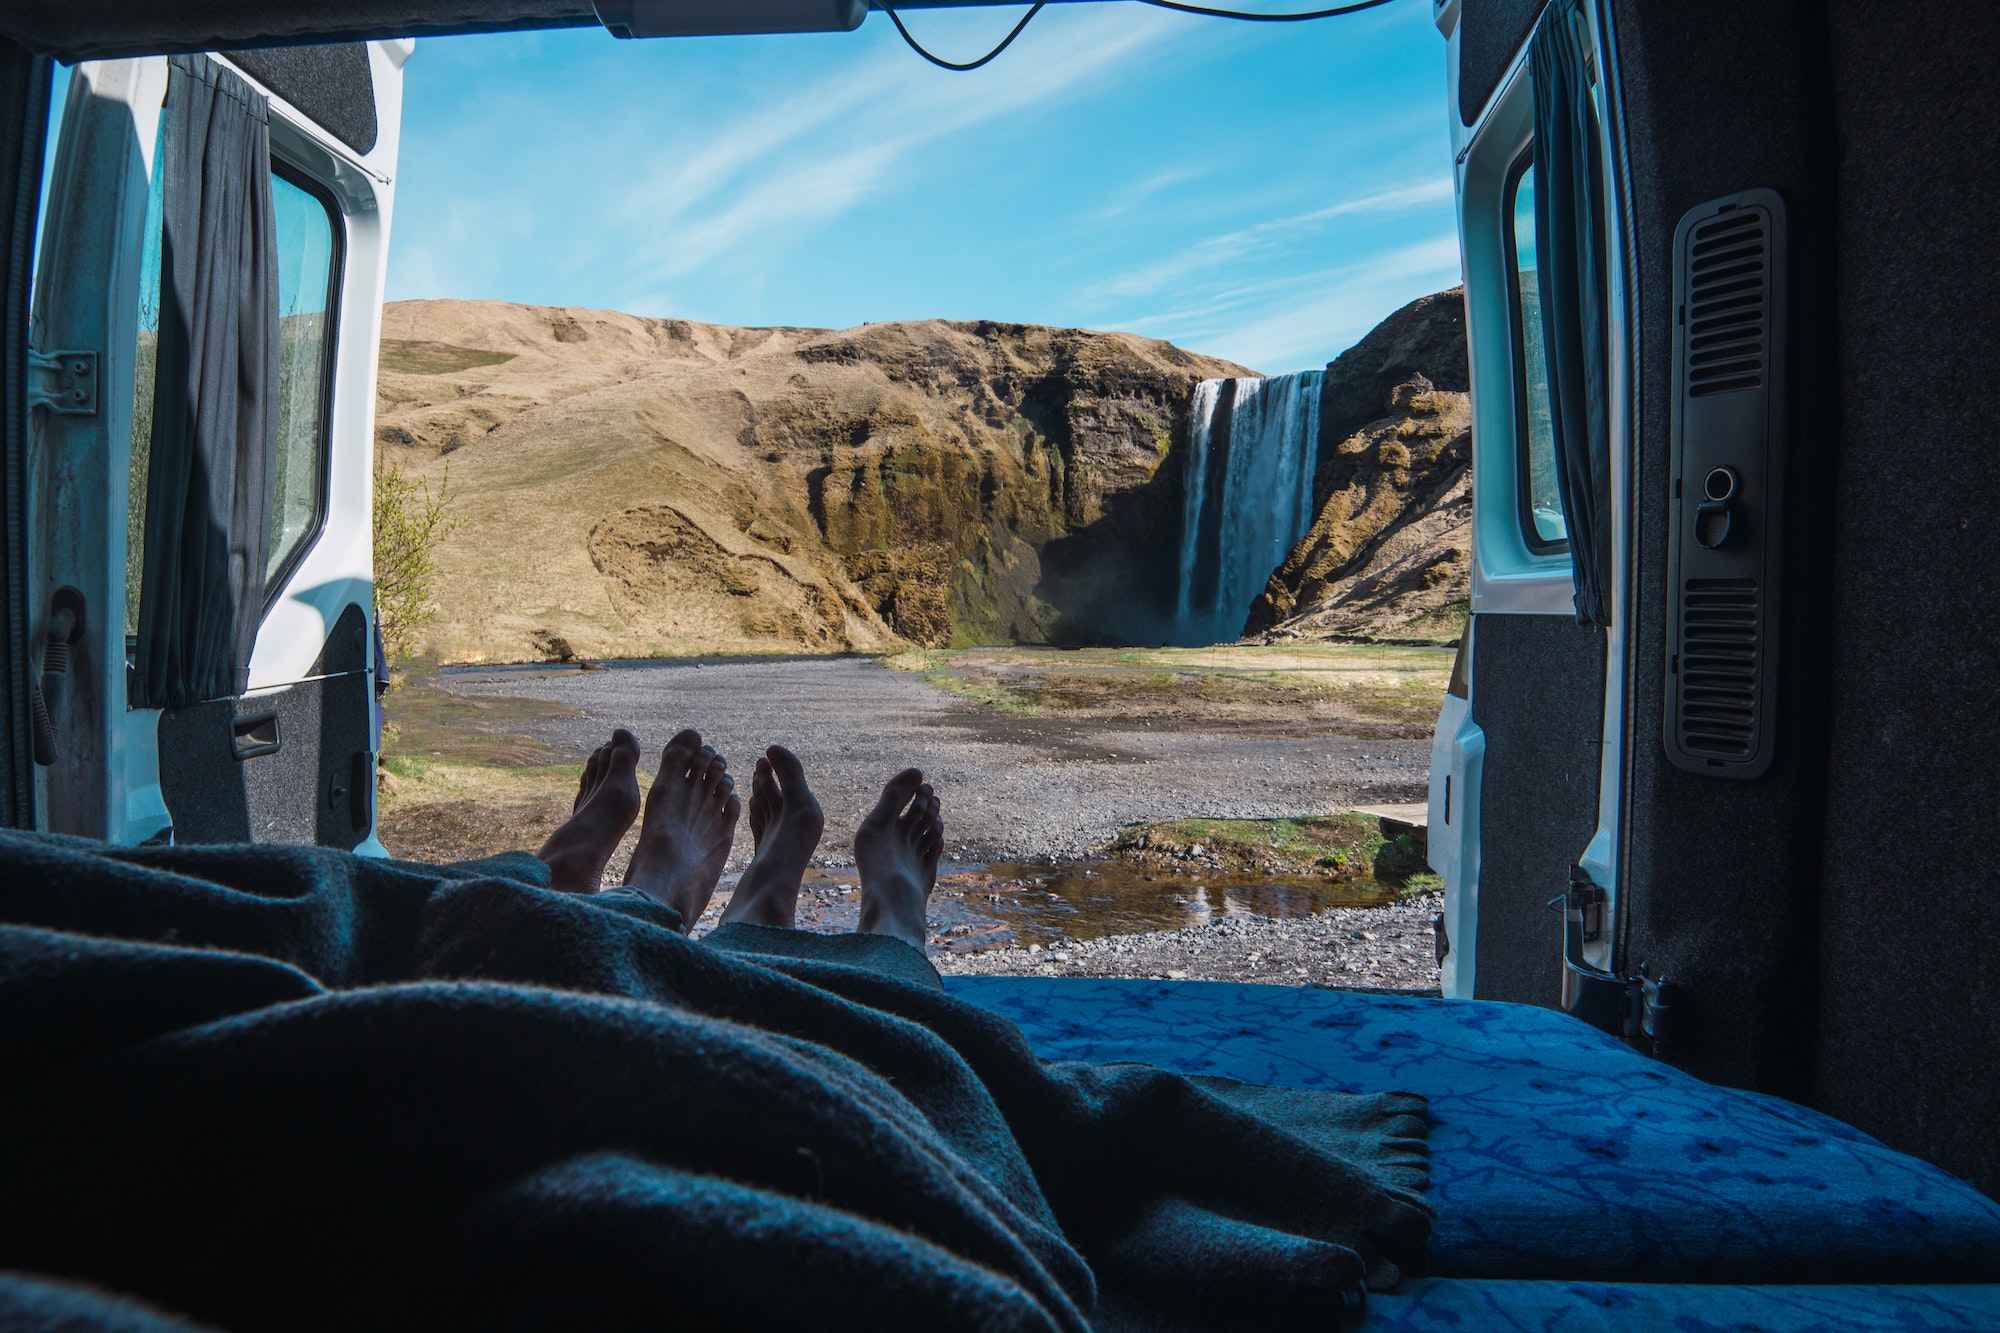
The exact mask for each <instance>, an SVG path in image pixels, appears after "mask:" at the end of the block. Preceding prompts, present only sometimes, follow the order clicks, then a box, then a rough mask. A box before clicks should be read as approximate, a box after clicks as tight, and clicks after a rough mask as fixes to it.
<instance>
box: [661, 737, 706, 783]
mask: <svg viewBox="0 0 2000 1333" xmlns="http://www.w3.org/2000/svg"><path fill="white" fill-rule="evenodd" d="M701 750H702V744H701V733H700V732H698V731H696V730H695V729H694V728H693V727H689V728H688V729H687V730H686V731H683V732H680V733H679V734H678V735H676V736H675V737H674V738H673V739H672V740H670V741H668V742H667V748H666V749H664V750H662V751H660V776H661V777H663V778H677V777H680V776H682V775H683V774H685V773H686V772H687V771H688V768H689V766H690V765H691V764H693V763H694V760H695V756H697V755H698V754H700V753H701Z"/></svg>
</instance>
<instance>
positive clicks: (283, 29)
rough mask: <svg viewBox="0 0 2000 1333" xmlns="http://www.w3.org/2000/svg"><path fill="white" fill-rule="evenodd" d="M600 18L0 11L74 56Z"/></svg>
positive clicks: (256, 3) (505, 13)
mask: <svg viewBox="0 0 2000 1333" xmlns="http://www.w3.org/2000/svg"><path fill="white" fill-rule="evenodd" d="M596 22H597V14H596V11H594V10H593V9H592V8H591V6H590V0H334V3H329V4H312V5H302V4H299V3H297V0H247V2H246V0H236V2H235V3H232V2H231V0H184V3H181V4H175V5H152V4H133V3H130V0H15V2H14V3H12V4H10V5H8V6H7V7H6V10H5V14H4V16H0V32H5V34H6V35H7V36H9V37H11V38H13V39H14V40H15V41H17V42H19V43H20V44H21V45H23V46H25V47H27V48H28V49H29V50H31V51H36V52H40V53H42V54H44V55H52V56H55V57H56V58H57V59H59V60H63V61H72V60H101V59H109V58H113V57H118V56H136V55H162V54H171V53H175V52H181V51H217V50H228V49H229V48H231V47H247V46H286V45H304V44H307V43H316V42H354V41H364V40H368V39H371V38H383V37H435V36H444V35H446V34H450V33H469V32H509V31H515V30H518V29H523V28H574V27H582V26H584V25H586V24H594V23H596Z"/></svg>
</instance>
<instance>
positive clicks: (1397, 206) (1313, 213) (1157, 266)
mask: <svg viewBox="0 0 2000 1333" xmlns="http://www.w3.org/2000/svg"><path fill="white" fill-rule="evenodd" d="M1451 197H1452V182H1451V177H1450V175H1448V174H1446V175H1440V176H1437V177H1433V178H1429V179H1426V180H1421V181H1412V182H1409V183H1406V184H1403V185H1397V186H1393V187H1391V188H1388V189H1384V190H1377V191H1375V192H1373V193H1371V194H1366V195H1362V196H1360V197H1358V198H1354V199H1346V200H1343V201H1341V202H1340V203H1337V204H1332V205H1329V206H1328V207H1326V208H1316V209H1312V210H1310V211H1308V212H1304V213H1294V214H1292V215H1291V216H1289V217H1282V218H1273V219H1271V220H1270V221H1268V222H1259V223H1256V224H1254V225H1252V226H1248V227H1242V228H1239V229H1237V230H1235V231H1230V232H1225V233H1223V234H1222V235H1220V236H1211V237H1209V238H1207V239H1206V240H1202V241H1199V242H1197V243H1195V244H1194V245H1190V246H1188V247H1187V248H1185V249H1183V250H1181V251H1179V252H1178V253H1176V254H1173V255H1170V256H1168V257H1167V258H1166V259H1163V260H1160V261H1159V262H1157V263H1153V264H1148V265H1145V266H1144V267H1141V268H1137V269H1133V270H1131V271H1130V272H1127V273H1122V274H1119V275H1118V276H1116V277H1114V278H1110V279H1108V280H1106V281H1104V282H1101V283H1099V284H1097V285H1096V286H1095V287H1093V288H1091V289H1090V291H1089V292H1088V293H1087V294H1086V295H1087V297H1093V298H1097V299H1105V298H1110V297H1132V296H1145V295H1148V294H1150V293H1152V292H1157V291H1159V290H1160V289H1161V288H1163V287H1167V286H1169V285H1171V284H1173V283H1176V282H1180V281H1183V280H1185V279H1187V278H1188V277H1191V276H1192V275H1194V274H1195V273H1198V272H1201V271H1202V270H1204V269H1210V268H1214V267H1216V266H1218V265H1222V264H1231V263H1235V262H1237V261H1239V260H1241V259H1242V258H1244V257H1245V256H1246V255H1249V254H1251V253H1253V252H1256V251H1259V250H1264V249H1268V248H1270V247H1272V246H1276V245H1283V244H1286V243H1289V242H1292V241H1294V240H1296V239H1297V238H1299V237H1301V236H1304V235H1307V234H1309V233H1312V232H1315V231H1318V230H1319V229H1320V228H1321V227H1322V226H1324V224H1326V223H1328V222H1331V221H1332V220H1333V219H1335V218H1340V217H1350V216H1353V215H1355V214H1359V213H1398V212H1405V211H1409V210H1414V209H1419V208H1424V207H1427V206H1431V205H1435V204H1439V203H1442V202H1443V201H1445V200H1448V199H1450V198H1451Z"/></svg>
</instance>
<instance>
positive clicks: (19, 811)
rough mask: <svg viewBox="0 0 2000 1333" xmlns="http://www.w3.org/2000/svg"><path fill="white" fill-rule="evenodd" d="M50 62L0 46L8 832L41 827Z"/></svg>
mask: <svg viewBox="0 0 2000 1333" xmlns="http://www.w3.org/2000/svg"><path fill="white" fill-rule="evenodd" d="M49 77H50V70H49V61H48V60H47V59H46V58H42V57H37V56H33V55H30V54H29V53H28V52H27V51H25V50H23V49H22V48H21V47H19V46H16V45H15V44H14V43H12V42H9V41H6V40H4V39H0V828H32V827H34V823H35V808H34V791H35V789H34V768H33V763H34V760H33V751H32V750H31V748H30V744H31V742H30V736H29V731H28V718H29V703H28V672H29V670H30V662H29V652H28V635H29V628H28V624H29V621H28V588H27V576H28V571H27V562H28V526H27V518H28V516H27V511H26V508H25V505H26V502H27V497H26V494H25V492H26V488H27V482H28V467H27V457H28V438H27V434H28V413H27V406H26V404H27V392H28V344H27V338H26V334H27V329H28V288H29V282H30V279H31V278H32V277H33V274H34V249H35V214H36V211H37V207H38V205H39V203H40V200H41V194H42V147H43V141H44V135H45V132H46V127H47V123H48V114H49Z"/></svg>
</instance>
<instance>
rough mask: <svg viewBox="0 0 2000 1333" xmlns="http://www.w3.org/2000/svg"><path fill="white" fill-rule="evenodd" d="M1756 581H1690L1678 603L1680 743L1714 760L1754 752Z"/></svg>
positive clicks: (1756, 638)
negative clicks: (1679, 610)
mask: <svg viewBox="0 0 2000 1333" xmlns="http://www.w3.org/2000/svg"><path fill="white" fill-rule="evenodd" d="M1758 637H1759V635H1758V602H1757V581H1756V580H1755V579H1689V580H1688V581H1687V587H1686V588H1685V589H1684V591H1683V597H1682V603H1681V651H1680V688H1681V744H1682V745H1683V746H1684V747H1685V748H1687V749H1688V750H1691V751H1694V752H1696V753H1700V754H1709V755H1714V756H1716V757H1718V758H1723V759H1728V758H1739V759H1740V758H1743V757H1745V756H1747V755H1749V754H1750V753H1751V752H1752V751H1753V750H1755V749H1756V748H1757V650H1758V646H1759V645H1758V642H1757V640H1758Z"/></svg>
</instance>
